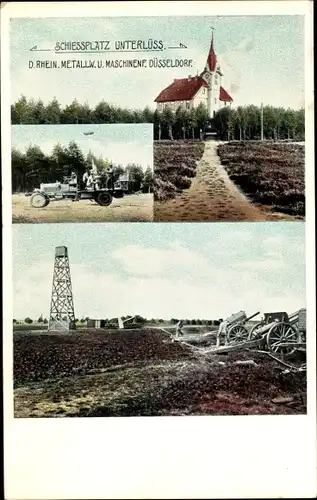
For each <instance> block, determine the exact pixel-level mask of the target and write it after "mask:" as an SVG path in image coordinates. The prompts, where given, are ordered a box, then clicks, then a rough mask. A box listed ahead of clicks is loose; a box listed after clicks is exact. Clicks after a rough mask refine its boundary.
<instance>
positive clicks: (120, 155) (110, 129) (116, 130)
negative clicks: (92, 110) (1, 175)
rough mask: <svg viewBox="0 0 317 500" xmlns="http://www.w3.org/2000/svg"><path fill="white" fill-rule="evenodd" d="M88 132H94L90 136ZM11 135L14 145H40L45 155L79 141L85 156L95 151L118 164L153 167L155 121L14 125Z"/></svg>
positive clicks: (22, 148) (21, 149)
mask: <svg viewBox="0 0 317 500" xmlns="http://www.w3.org/2000/svg"><path fill="white" fill-rule="evenodd" d="M84 132H94V134H93V135H88V136H86V135H84ZM11 137H12V147H14V148H16V149H18V150H19V151H23V152H24V151H25V150H26V149H27V148H28V147H29V146H30V145H37V146H40V148H41V150H42V151H43V152H44V153H45V154H51V152H52V150H53V147H54V146H55V145H56V144H58V143H59V144H61V145H62V146H65V147H67V146H68V145H69V143H70V142H71V141H75V142H76V143H77V144H78V146H79V147H80V149H81V151H82V152H83V153H84V154H85V155H87V154H88V153H89V151H91V152H92V153H93V154H94V155H95V156H96V157H100V156H101V157H103V158H105V159H106V158H107V159H108V160H110V161H112V162H113V163H114V164H117V165H127V164H128V163H136V164H138V165H141V167H142V168H143V169H146V168H147V166H150V167H151V168H153V126H152V125H151V124H146V123H144V124H143V123H141V124H133V125H130V124H114V125H44V126H39V125H13V126H12V133H11Z"/></svg>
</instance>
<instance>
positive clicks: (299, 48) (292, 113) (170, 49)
mask: <svg viewBox="0 0 317 500" xmlns="http://www.w3.org/2000/svg"><path fill="white" fill-rule="evenodd" d="M59 21H60V22H59ZM304 21H305V19H304V16H300V15H289V16H285V15H284V16H277V15H274V16H264V15H259V16H236V15H234V16H214V17H203V16H197V17H192V16H191V17H186V16H179V17H178V16H173V17H169V18H168V17H154V16H153V17H133V18H132V17H112V18H110V17H109V18H108V17H104V18H60V19H58V18H13V19H11V23H10V38H11V41H10V64H11V70H10V82H11V84H10V85H11V122H12V125H13V126H14V127H13V129H14V132H13V141H12V156H11V157H12V162H11V165H12V214H13V222H19V223H21V222H77V221H81V222H83V221H87V222H94V221H96V222H97V221H98V222H100V221H125V222H127V221H129V220H130V221H144V222H149V221H158V222H170V221H175V222H182V221H187V222H190V221H202V222H203V221H209V222H212V221H218V222H220V221H224V222H225V221H230V222H234V221H265V220H269V221H274V220H278V221H280V220H304V219H305V201H306V200H305V79H306V78H307V75H305V54H306V53H307V50H305V23H304ZM102 125H107V126H108V127H109V128H108V129H107V134H106V133H105V134H104V140H106V141H109V140H110V137H111V140H112V141H114V142H115V143H113V146H112V149H111V151H113V153H112V158H111V156H110V155H109V151H110V150H109V147H108V146H107V148H108V149H105V148H103V146H102V147H101V146H98V147H96V151H92V150H91V149H89V147H88V149H87V147H86V145H87V146H89V141H88V137H87V138H86V142H85V146H84V145H83V146H82V147H83V148H84V149H85V153H84V157H83V158H82V160H81V161H80V162H78V161H77V162H76V161H75V160H74V158H73V156H72V155H71V154H69V148H70V147H71V146H72V145H73V146H74V141H75V142H76V140H77V138H78V137H79V136H78V133H77V131H76V128H77V127H79V126H80V127H82V130H81V131H80V133H81V137H83V134H88V133H96V131H97V130H100V129H99V128H98V127H100V126H102ZM118 125H125V126H126V127H127V128H126V129H125V134H124V136H122V138H121V137H120V140H118V139H117V136H118V133H119V132H118V130H119V129H118V128H117V127H118ZM59 126H61V132H60V134H59V133H58V132H57V130H56V129H57V128H58V127H59ZM65 126H68V127H71V129H67V130H71V132H68V135H67V134H66V135H65V134H64V130H63V127H65ZM34 127H35V128H39V129H40V131H39V132H38V133H34ZM53 127H54V135H52V128H53ZM142 127H144V128H142ZM31 129H33V130H31ZM65 130H66V129H65ZM112 130H113V131H114V132H112ZM126 131H129V133H127V132H126ZM136 136H137V140H135V141H134V142H133V151H132V149H131V140H132V139H131V137H133V138H134V137H136ZM84 137H86V136H84ZM112 137H113V139H112ZM124 137H127V139H126V143H125V139H124ZM78 140H79V139H78ZM100 140H102V139H101V136H100ZM76 144H77V145H78V143H76ZM81 144H84V143H82V142H81ZM67 148H68V149H67ZM137 148H139V152H140V154H139V153H137ZM144 148H146V150H147V151H148V152H149V153H150V154H151V155H152V157H151V159H150V158H146V161H145V166H143V165H141V167H140V166H139V164H140V158H141V159H142V158H143V157H144V151H145V150H144ZM65 151H66V153H65ZM56 152H60V153H59V155H58V154H57V153H56ZM129 152H130V155H131V159H130V158H129ZM64 153H65V154H64ZM97 153H98V155H99V156H97V157H96V155H97ZM119 153H120V154H119ZM123 153H124V154H123ZM65 155H66V157H67V161H66V160H65ZM103 155H105V157H104V158H103ZM122 156H124V162H123V161H121V158H122ZM62 157H63V158H62ZM116 158H119V160H120V161H115V160H116ZM73 160H74V161H73ZM97 160H99V165H97V167H98V168H97V167H96V164H97V163H98V162H97ZM56 162H57V163H56ZM61 163H62V164H63V165H62V167H61ZM105 164H106V165H107V168H106V174H107V175H106V177H105V178H106V181H105V182H104V183H103V182H101V181H100V175H102V174H103V173H104V167H103V165H105ZM122 164H123V166H122ZM56 165H57V166H56ZM109 165H110V167H109ZM116 165H119V166H120V168H121V170H122V172H123V173H125V177H124V178H123V177H121V178H120V175H122V172H121V171H120V168H117V175H116V177H115V178H114V182H115V183H113V182H112V181H111V175H113V174H112V172H113V171H114V169H115V166H116ZM138 169H139V170H138ZM139 171H140V176H139V177H140V179H139V178H138V172H139ZM109 172H110V173H109ZM85 173H86V177H87V179H86V181H87V180H88V176H89V174H90V180H89V182H88V183H87V182H86V181H85V178H84V176H85ZM75 176H76V179H77V180H79V181H78V182H76V183H72V179H73V178H75ZM141 177H142V179H141ZM109 178H110V181H109ZM123 181H124V182H123ZM88 184H89V186H88ZM115 188H116V189H115ZM119 188H120V189H119ZM119 191H120V193H119ZM113 200H114V201H113ZM57 201H58V202H59V203H53V202H57ZM73 201H76V202H78V203H77V204H74V203H72V202H73Z"/></svg>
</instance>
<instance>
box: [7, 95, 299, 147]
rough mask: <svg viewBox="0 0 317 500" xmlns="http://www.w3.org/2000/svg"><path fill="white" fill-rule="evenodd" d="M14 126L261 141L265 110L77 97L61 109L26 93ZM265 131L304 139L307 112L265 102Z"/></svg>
mask: <svg viewBox="0 0 317 500" xmlns="http://www.w3.org/2000/svg"><path fill="white" fill-rule="evenodd" d="M11 120H12V124H13V125H16V124H28V125H29V124H39V125H40V124H42V125H43V124H50V125H51V124H87V125H88V124H100V123H153V125H154V139H155V140H160V139H164V140H165V139H171V140H173V139H201V138H202V136H203V134H204V133H205V132H206V128H207V127H208V126H209V125H211V127H212V128H213V129H214V130H215V132H217V134H218V135H219V137H220V138H221V139H223V140H248V139H249V140H257V139H260V138H261V109H260V107H258V106H253V105H250V106H239V107H237V108H232V107H230V106H227V107H224V108H222V109H221V110H220V111H218V112H217V113H216V115H215V117H214V118H213V119H212V120H211V121H210V120H209V119H208V114H207V109H206V106H204V105H203V104H202V103H201V104H200V105H199V106H198V107H197V108H194V109H191V110H184V109H181V108H180V107H179V108H178V109H177V110H176V111H172V110H171V109H170V108H168V107H166V108H165V109H164V110H163V111H162V112H158V111H157V110H155V111H152V110H151V109H150V108H149V107H148V106H146V107H145V108H144V109H143V110H131V109H125V108H121V107H119V106H114V105H111V104H109V103H107V102H105V101H104V100H103V101H101V102H100V103H98V104H97V105H96V106H95V107H94V108H90V106H89V105H88V103H84V104H80V103H79V102H78V101H77V100H76V99H74V100H73V102H72V103H71V104H69V105H67V106H65V107H62V106H61V105H60V103H59V102H58V101H57V99H56V98H54V99H52V101H51V102H50V103H48V104H47V105H44V103H43V101H41V100H38V101H35V100H34V99H27V98H26V97H25V96H21V97H20V98H19V99H18V100H17V101H16V102H15V103H14V104H12V105H11ZM263 132H264V138H265V139H274V140H283V139H292V140H304V138H305V110H304V109H300V110H292V109H284V108H281V107H273V106H264V108H263Z"/></svg>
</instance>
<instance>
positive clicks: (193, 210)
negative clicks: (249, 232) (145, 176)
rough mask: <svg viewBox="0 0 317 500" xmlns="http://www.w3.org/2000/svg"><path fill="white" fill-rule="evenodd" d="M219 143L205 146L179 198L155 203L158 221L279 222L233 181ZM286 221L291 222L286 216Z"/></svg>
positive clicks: (278, 215) (278, 217) (276, 216)
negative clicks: (187, 185)
mask: <svg viewBox="0 0 317 500" xmlns="http://www.w3.org/2000/svg"><path fill="white" fill-rule="evenodd" d="M218 144H219V143H218V142H214V141H210V142H206V144H205V151H204V154H203V157H202V159H201V160H200V161H199V162H198V164H197V174H196V177H195V178H194V179H193V180H192V184H191V186H190V188H189V189H186V190H184V191H183V192H182V193H181V194H179V195H177V196H176V198H174V199H172V200H168V201H165V202H155V204H154V220H156V221H164V222H167V221H220V220H222V221H223V220H227V221H263V220H273V219H280V218H281V216H280V214H271V213H268V212H267V211H265V209H264V208H263V210H262V209H261V208H260V207H257V206H255V205H254V204H252V203H251V202H250V201H249V200H248V199H247V197H246V196H245V195H244V194H243V193H242V192H241V191H240V190H239V188H238V187H237V186H236V185H235V184H234V183H233V182H232V181H231V180H230V178H229V176H228V174H227V172H226V171H225V169H224V168H223V166H222V165H221V162H220V158H219V156H218V154H217V147H218ZM283 219H288V217H287V216H284V214H283Z"/></svg>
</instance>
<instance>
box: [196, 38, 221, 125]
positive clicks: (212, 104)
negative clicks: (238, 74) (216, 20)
mask: <svg viewBox="0 0 317 500" xmlns="http://www.w3.org/2000/svg"><path fill="white" fill-rule="evenodd" d="M222 76H223V75H222V73H221V69H220V66H219V63H218V61H217V56H216V53H215V50H214V35H213V34H212V39H211V44H210V49H209V53H208V57H207V61H206V65H205V68H204V71H203V72H202V74H201V77H202V78H203V79H204V81H205V82H206V83H207V110H208V116H209V118H213V117H214V115H215V113H216V112H217V111H218V109H220V99H219V96H220V88H221V83H222V81H221V80H222Z"/></svg>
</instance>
